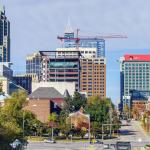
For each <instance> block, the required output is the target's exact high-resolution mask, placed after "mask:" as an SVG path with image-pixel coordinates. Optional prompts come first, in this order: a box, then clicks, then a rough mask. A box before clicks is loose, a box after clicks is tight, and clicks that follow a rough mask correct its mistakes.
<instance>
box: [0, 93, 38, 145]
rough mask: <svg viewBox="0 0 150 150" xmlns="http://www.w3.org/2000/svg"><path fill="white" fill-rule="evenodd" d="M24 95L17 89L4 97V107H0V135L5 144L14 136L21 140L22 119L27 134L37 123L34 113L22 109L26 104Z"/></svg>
mask: <svg viewBox="0 0 150 150" xmlns="http://www.w3.org/2000/svg"><path fill="white" fill-rule="evenodd" d="M26 97H27V94H26V93H25V92H24V91H21V90H19V91H17V92H15V93H13V94H12V95H11V97H10V98H8V99H6V100H5V105H4V107H2V108H0V127H1V128H0V129H1V130H2V131H1V132H0V137H2V139H3V141H5V142H4V143H7V145H8V143H10V142H12V141H13V140H14V139H16V138H17V139H20V140H23V120H24V121H25V122H24V123H25V131H26V133H27V134H30V133H31V130H32V126H33V124H34V123H35V122H36V123H39V121H38V120H37V119H36V116H35V115H34V114H32V113H31V112H29V111H25V110H23V107H24V106H25V105H26V104H27V100H26ZM23 118H24V119H23Z"/></svg>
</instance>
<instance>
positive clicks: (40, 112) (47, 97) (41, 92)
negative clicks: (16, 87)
mask: <svg viewBox="0 0 150 150" xmlns="http://www.w3.org/2000/svg"><path fill="white" fill-rule="evenodd" d="M63 102H64V96H63V95H61V94H60V93H59V92H58V91H57V90H56V89H55V88H53V87H40V88H38V89H36V90H35V91H34V92H33V93H31V94H30V95H29V96H28V105H27V106H26V107H25V109H26V110H29V111H31V112H33V113H34V114H35V115H36V116H37V119H39V120H40V121H41V122H43V123H46V122H48V116H49V115H50V114H51V113H53V112H55V113H57V114H59V113H60V110H61V106H62V105H63Z"/></svg>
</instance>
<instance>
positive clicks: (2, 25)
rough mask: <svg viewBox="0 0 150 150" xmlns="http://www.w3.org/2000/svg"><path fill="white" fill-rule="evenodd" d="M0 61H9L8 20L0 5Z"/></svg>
mask: <svg viewBox="0 0 150 150" xmlns="http://www.w3.org/2000/svg"><path fill="white" fill-rule="evenodd" d="M0 62H10V22H9V21H8V19H7V17H6V15H5V8H4V7H3V6H1V5H0Z"/></svg>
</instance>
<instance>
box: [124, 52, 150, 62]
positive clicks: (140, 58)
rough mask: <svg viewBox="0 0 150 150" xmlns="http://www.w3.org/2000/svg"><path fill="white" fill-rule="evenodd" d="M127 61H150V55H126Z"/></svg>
mask: <svg viewBox="0 0 150 150" xmlns="http://www.w3.org/2000/svg"><path fill="white" fill-rule="evenodd" d="M124 59H125V61H150V55H135V54H133V55H132V54H131V55H130V54H127V55H124Z"/></svg>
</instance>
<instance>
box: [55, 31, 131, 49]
mask: <svg viewBox="0 0 150 150" xmlns="http://www.w3.org/2000/svg"><path fill="white" fill-rule="evenodd" d="M116 38H128V37H127V36H126V35H100V36H79V29H77V33H76V37H74V38H71V37H64V36H58V37H57V39H59V40H61V41H63V40H73V41H75V43H76V48H79V43H80V40H97V41H98V40H104V39H116Z"/></svg>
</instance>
